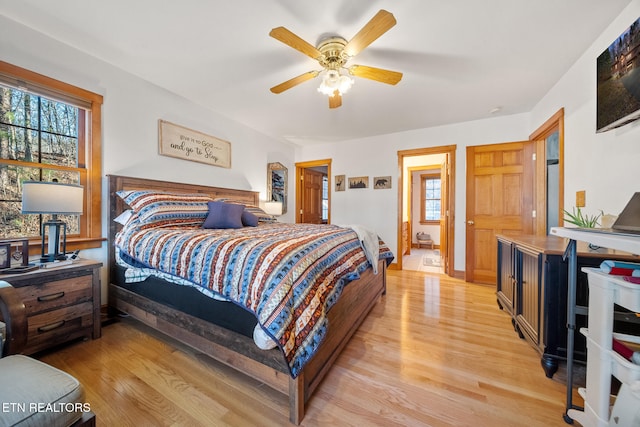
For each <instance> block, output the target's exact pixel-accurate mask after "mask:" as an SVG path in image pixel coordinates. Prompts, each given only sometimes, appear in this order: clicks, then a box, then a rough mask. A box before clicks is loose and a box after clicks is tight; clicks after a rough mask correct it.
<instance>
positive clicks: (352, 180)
mask: <svg viewBox="0 0 640 427" xmlns="http://www.w3.org/2000/svg"><path fill="white" fill-rule="evenodd" d="M352 188H369V177H368V176H355V177H349V189H352Z"/></svg>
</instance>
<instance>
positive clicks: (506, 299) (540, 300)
mask: <svg viewBox="0 0 640 427" xmlns="http://www.w3.org/2000/svg"><path fill="white" fill-rule="evenodd" d="M567 242H568V241H567V240H566V239H562V238H559V237H556V236H546V237H536V236H503V235H500V236H498V254H497V255H498V257H497V259H498V266H497V273H498V274H497V288H496V297H497V301H498V306H499V307H500V308H501V309H502V310H504V311H505V312H507V313H508V314H509V315H510V317H511V322H512V324H513V327H514V329H515V330H516V332H518V334H519V335H520V337H521V338H524V339H526V340H527V341H528V342H529V343H530V344H531V345H532V346H533V347H534V348H535V349H537V350H538V352H539V353H540V355H541V364H542V367H543V369H544V372H545V374H546V375H547V377H549V378H551V377H552V376H553V374H554V373H555V372H556V371H557V369H558V362H559V361H560V360H564V359H566V357H567V329H566V325H567V283H568V263H567V261H565V260H563V255H564V250H565V248H566V246H567ZM605 259H613V260H630V261H634V262H639V261H640V258H639V257H637V256H633V255H630V254H627V253H625V252H620V251H613V250H608V249H603V248H601V249H597V250H591V249H589V247H588V246H587V245H586V244H579V245H578V257H577V262H578V280H577V288H576V304H577V306H578V308H577V310H576V314H577V316H576V325H577V329H579V328H581V327H586V326H587V305H588V281H587V275H586V273H584V272H582V267H599V266H600V264H601V263H602V261H603V260H605ZM622 317H624V315H621V316H620V318H622ZM636 327H637V326H636ZM619 330H620V331H624V330H625V325H619ZM574 359H575V360H578V361H586V340H585V337H584V336H583V335H581V334H575V346H574Z"/></svg>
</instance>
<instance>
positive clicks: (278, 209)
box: [264, 201, 282, 216]
mask: <svg viewBox="0 0 640 427" xmlns="http://www.w3.org/2000/svg"><path fill="white" fill-rule="evenodd" d="M264 211H265V212H266V213H268V214H269V215H276V216H280V215H282V202H274V201H272V202H264Z"/></svg>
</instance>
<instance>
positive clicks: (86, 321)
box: [27, 301, 93, 352]
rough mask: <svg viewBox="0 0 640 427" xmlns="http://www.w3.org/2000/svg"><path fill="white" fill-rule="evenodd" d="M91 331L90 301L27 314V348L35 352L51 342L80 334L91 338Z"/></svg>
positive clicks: (91, 314)
mask: <svg viewBox="0 0 640 427" xmlns="http://www.w3.org/2000/svg"><path fill="white" fill-rule="evenodd" d="M92 331H93V304H92V302H91V301H88V302H84V303H81V304H76V305H72V306H68V307H63V308H60V309H58V310H52V311H47V312H43V313H40V314H36V315H34V316H29V318H28V332H27V350H28V351H30V352H35V351H38V350H40V349H41V348H46V347H49V346H51V343H52V342H64V341H68V340H70V339H73V338H78V337H81V336H86V337H87V338H91V334H92Z"/></svg>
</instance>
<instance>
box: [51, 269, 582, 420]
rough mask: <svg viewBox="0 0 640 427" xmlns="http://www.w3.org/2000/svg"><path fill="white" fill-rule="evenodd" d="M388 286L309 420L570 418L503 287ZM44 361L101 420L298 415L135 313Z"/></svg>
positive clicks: (399, 278) (414, 275)
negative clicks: (63, 374) (80, 392)
mask: <svg viewBox="0 0 640 427" xmlns="http://www.w3.org/2000/svg"><path fill="white" fill-rule="evenodd" d="M387 285H388V291H387V295H386V296H385V297H384V298H383V299H382V300H381V301H380V302H379V303H378V304H377V305H376V306H375V307H374V309H373V311H372V312H371V313H370V315H369V316H368V318H367V319H366V320H365V322H364V323H363V325H362V326H361V327H360V329H359V330H358V332H357V333H356V334H355V335H354V337H353V339H352V340H351V342H350V343H349V344H348V345H347V347H346V348H345V350H344V351H343V353H342V355H341V356H340V357H339V359H338V361H337V363H336V364H335V365H334V366H333V368H332V369H331V371H330V373H329V374H328V376H327V377H326V378H325V380H324V381H323V383H322V384H321V386H320V387H319V389H318V390H317V391H316V393H315V394H314V396H313V397H312V398H311V400H310V401H309V402H308V404H307V413H306V416H305V418H304V420H303V422H302V425H303V426H358V427H361V426H498V425H500V426H527V427H534V426H565V425H566V424H565V423H564V421H563V420H562V414H563V412H564V401H565V386H564V384H562V383H561V382H558V381H553V380H550V379H547V378H546V377H545V375H544V373H543V371H542V368H541V367H540V358H539V356H538V353H537V352H536V351H535V350H534V349H533V348H531V347H530V346H529V345H528V344H527V343H526V342H525V341H523V340H521V339H519V338H518V335H517V334H516V333H515V332H514V331H513V328H512V326H511V321H510V318H509V316H508V315H507V314H505V313H503V312H501V311H500V310H499V309H498V306H497V304H496V298H495V290H494V288H493V287H488V286H483V285H474V284H469V283H465V282H463V281H460V280H456V279H451V278H449V277H447V276H444V275H437V274H428V273H424V272H414V271H389V272H388V281H387ZM40 359H41V360H43V361H45V362H47V363H49V364H51V365H53V366H56V367H58V368H61V369H63V370H65V371H67V372H69V373H70V374H72V375H74V376H76V378H78V380H80V382H81V383H82V384H83V385H84V387H85V390H86V402H89V403H90V405H91V409H92V410H93V411H94V412H95V413H96V416H97V422H98V425H100V426H164V425H180V426H282V425H289V421H288V409H287V399H286V398H285V397H284V396H283V395H280V394H278V393H275V392H273V391H272V390H271V389H270V388H268V387H266V386H264V385H261V384H259V383H258V382H256V381H254V380H252V379H250V378H247V377H246V376H244V375H242V374H239V373H237V372H235V371H234V370H232V369H230V368H227V367H226V366H224V365H222V364H220V363H217V362H215V361H212V360H211V359H209V358H208V357H206V356H204V355H202V354H199V353H198V352H194V351H193V350H191V349H189V348H187V347H185V346H184V345H182V344H180V343H178V342H176V341H173V340H170V339H168V338H166V337H163V336H162V335H159V334H157V333H155V332H153V331H151V330H150V329H149V328H147V327H145V326H143V325H141V324H140V323H138V322H136V321H134V320H132V319H122V320H121V321H118V322H116V323H113V324H110V325H107V326H105V327H104V328H103V330H102V338H100V339H98V340H95V341H85V342H78V343H74V344H70V345H68V346H65V347H62V348H60V349H58V350H56V351H53V352H49V353H47V354H43V355H41V356H40ZM574 403H578V404H581V403H582V402H581V401H577V400H576V401H575V402H574Z"/></svg>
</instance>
